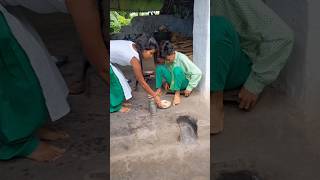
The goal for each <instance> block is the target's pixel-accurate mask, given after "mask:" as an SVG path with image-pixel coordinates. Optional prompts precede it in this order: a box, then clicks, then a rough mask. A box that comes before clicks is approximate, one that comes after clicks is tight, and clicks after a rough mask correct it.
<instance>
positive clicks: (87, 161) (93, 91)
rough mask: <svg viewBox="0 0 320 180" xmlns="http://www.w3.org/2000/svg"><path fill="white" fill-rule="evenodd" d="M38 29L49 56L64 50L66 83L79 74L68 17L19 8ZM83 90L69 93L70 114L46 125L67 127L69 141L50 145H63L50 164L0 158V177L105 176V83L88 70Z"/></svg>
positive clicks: (89, 179)
mask: <svg viewBox="0 0 320 180" xmlns="http://www.w3.org/2000/svg"><path fill="white" fill-rule="evenodd" d="M23 12H25V13H26V17H27V18H28V19H30V20H31V22H32V24H33V25H34V26H35V28H36V29H37V30H38V31H39V32H40V35H41V36H42V37H43V40H44V42H45V44H46V45H47V46H48V49H49V50H50V52H52V54H53V55H67V56H68V57H69V62H68V64H66V65H65V66H63V67H62V69H61V71H62V74H63V76H64V77H65V79H66V81H67V82H68V84H69V83H71V82H74V81H75V80H77V79H79V72H80V71H81V66H82V63H81V61H80V60H81V58H83V55H82V52H81V49H80V43H79V40H78V38H77V34H76V32H75V30H74V28H73V25H72V22H71V18H70V17H69V16H67V15H64V14H51V15H37V14H34V13H31V12H29V11H23ZM88 79H89V80H88V82H89V88H88V91H87V92H86V93H85V94H82V95H78V96H70V97H69V102H70V105H71V109H72V111H71V113H69V114H68V115H67V116H65V117H64V118H62V119H61V120H58V121H57V122H55V123H50V125H51V126H52V127H54V128H57V129H63V130H65V131H67V132H68V133H69V134H70V136H71V138H70V140H65V141H60V142H55V143H53V144H55V145H57V146H59V147H63V148H67V152H66V153H65V155H64V156H63V157H62V158H61V159H59V160H57V161H56V162H55V163H36V162H33V161H30V160H27V159H14V160H11V161H7V162H0V174H1V178H0V179H1V180H20V179H23V180H44V179H46V180H57V179H61V180H102V179H103V180H105V179H107V178H108V177H109V175H108V169H109V168H108V160H107V157H108V154H107V147H108V141H107V137H108V132H107V127H108V121H107V110H108V109H106V94H105V92H106V88H107V87H106V85H105V84H104V83H103V82H102V80H101V79H100V78H99V77H98V76H97V75H96V74H95V73H94V72H93V71H92V69H91V70H89V73H88Z"/></svg>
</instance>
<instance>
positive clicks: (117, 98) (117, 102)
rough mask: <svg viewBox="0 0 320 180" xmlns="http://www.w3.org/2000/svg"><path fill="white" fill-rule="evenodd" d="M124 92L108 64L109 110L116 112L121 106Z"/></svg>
mask: <svg viewBox="0 0 320 180" xmlns="http://www.w3.org/2000/svg"><path fill="white" fill-rule="evenodd" d="M124 99H125V97H124V93H123V89H122V86H121V84H120V81H119V79H118V77H117V76H116V75H115V73H114V72H113V70H112V67H111V66H110V112H117V111H119V110H120V109H121V108H122V103H123V101H124Z"/></svg>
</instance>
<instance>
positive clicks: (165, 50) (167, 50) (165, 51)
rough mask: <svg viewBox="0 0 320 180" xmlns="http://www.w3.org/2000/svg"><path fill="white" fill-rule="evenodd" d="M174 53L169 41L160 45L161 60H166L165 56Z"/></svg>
mask: <svg viewBox="0 0 320 180" xmlns="http://www.w3.org/2000/svg"><path fill="white" fill-rule="evenodd" d="M174 51H175V49H174V47H173V44H172V43H171V42H170V41H164V42H163V43H161V47H160V56H161V57H162V58H166V57H167V56H169V55H171V54H172V53H174Z"/></svg>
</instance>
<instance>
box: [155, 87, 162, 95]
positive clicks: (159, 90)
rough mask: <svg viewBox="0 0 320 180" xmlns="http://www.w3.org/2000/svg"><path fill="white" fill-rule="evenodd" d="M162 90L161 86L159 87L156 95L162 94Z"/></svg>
mask: <svg viewBox="0 0 320 180" xmlns="http://www.w3.org/2000/svg"><path fill="white" fill-rule="evenodd" d="M161 94H162V92H161V88H159V89H157V91H156V96H161Z"/></svg>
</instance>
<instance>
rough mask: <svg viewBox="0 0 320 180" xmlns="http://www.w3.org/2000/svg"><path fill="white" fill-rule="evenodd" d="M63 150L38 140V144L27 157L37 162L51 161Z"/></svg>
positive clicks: (59, 155)
mask: <svg viewBox="0 0 320 180" xmlns="http://www.w3.org/2000/svg"><path fill="white" fill-rule="evenodd" d="M65 151H66V150H65V149H61V148H58V147H55V146H52V145H50V144H47V143H44V142H40V144H39V146H38V147H37V148H36V149H35V150H34V151H33V152H32V154H30V155H29V156H27V158H29V159H31V160H34V161H39V162H53V161H55V160H57V159H58V158H60V157H61V156H62V154H63V153H64V152H65Z"/></svg>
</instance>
